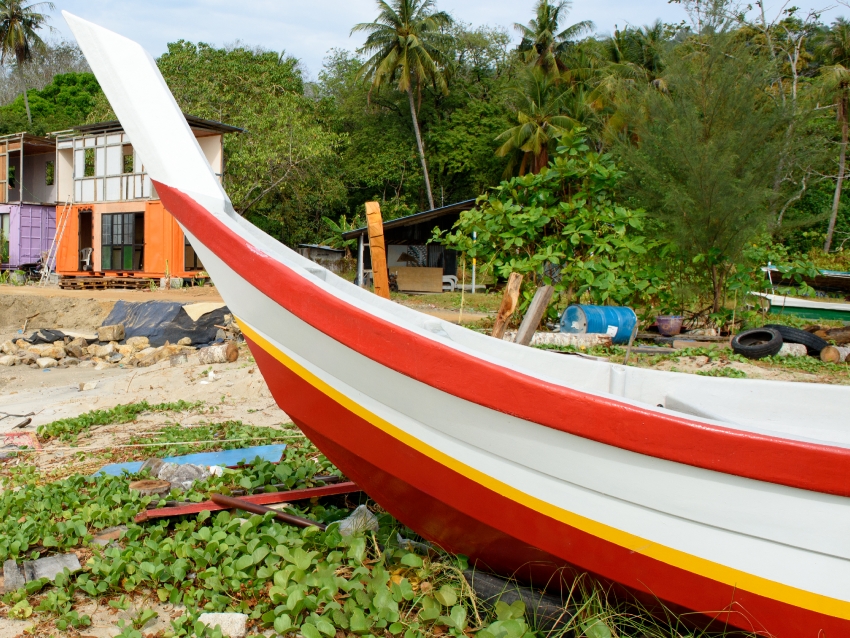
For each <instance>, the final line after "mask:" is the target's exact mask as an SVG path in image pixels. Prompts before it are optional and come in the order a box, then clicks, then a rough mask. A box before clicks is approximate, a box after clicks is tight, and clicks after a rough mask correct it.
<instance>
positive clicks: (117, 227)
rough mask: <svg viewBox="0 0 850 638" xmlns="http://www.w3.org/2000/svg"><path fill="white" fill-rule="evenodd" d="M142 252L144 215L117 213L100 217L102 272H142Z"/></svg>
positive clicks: (143, 247)
mask: <svg viewBox="0 0 850 638" xmlns="http://www.w3.org/2000/svg"><path fill="white" fill-rule="evenodd" d="M144 250H145V214H144V213H117V214H114V215H103V216H102V217H101V255H100V263H101V269H102V270H143V269H144V267H145V266H144Z"/></svg>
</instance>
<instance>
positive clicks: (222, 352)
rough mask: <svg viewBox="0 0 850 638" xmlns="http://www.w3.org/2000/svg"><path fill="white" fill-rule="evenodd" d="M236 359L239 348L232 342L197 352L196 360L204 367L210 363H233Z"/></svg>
mask: <svg viewBox="0 0 850 638" xmlns="http://www.w3.org/2000/svg"><path fill="white" fill-rule="evenodd" d="M238 358H239V347H238V346H237V345H236V344H235V343H233V342H232V341H227V342H225V343H220V344H216V345H214V346H209V347H208V348H201V349H200V350H198V359H199V360H200V362H201V363H202V364H204V365H208V364H211V363H233V362H234V361H236V360H237V359H238Z"/></svg>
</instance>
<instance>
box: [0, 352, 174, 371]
mask: <svg viewBox="0 0 850 638" xmlns="http://www.w3.org/2000/svg"><path fill="white" fill-rule="evenodd" d="M168 362H169V363H170V364H171V367H172V368H173V367H176V366H182V365H186V364H187V363H189V355H188V354H186V353H185V352H180V353H179V354H175V355H172V356H171V357H169V359H168ZM0 365H2V364H0Z"/></svg>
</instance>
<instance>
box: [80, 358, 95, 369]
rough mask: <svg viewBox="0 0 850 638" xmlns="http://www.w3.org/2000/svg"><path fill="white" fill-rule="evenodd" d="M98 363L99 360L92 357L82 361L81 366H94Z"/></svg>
mask: <svg viewBox="0 0 850 638" xmlns="http://www.w3.org/2000/svg"><path fill="white" fill-rule="evenodd" d="M96 365H97V362H96V361H92V360H91V359H89V360H88V361H80V367H81V368H93V367H95V366H96Z"/></svg>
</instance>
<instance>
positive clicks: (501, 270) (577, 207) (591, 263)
mask: <svg viewBox="0 0 850 638" xmlns="http://www.w3.org/2000/svg"><path fill="white" fill-rule="evenodd" d="M583 131H584V129H581V128H578V129H576V130H575V131H574V132H572V133H570V134H568V135H566V136H564V137H563V138H562V140H561V146H559V147H558V151H557V155H556V156H555V157H554V159H553V160H552V161H551V162H550V163H549V167H548V168H546V169H544V170H542V171H541V172H540V173H539V174H536V175H525V176H521V177H514V178H512V179H510V180H508V181H503V182H502V183H501V184H499V186H496V187H495V188H493V189H491V190H490V192H489V193H487V194H485V195H482V196H481V197H479V198H478V202H477V206H476V207H475V208H474V209H473V210H470V211H466V212H464V213H462V214H461V216H460V219H459V220H458V222H457V223H456V224H455V225H454V227H453V229H452V231H451V232H449V233H447V234H445V236H441V235H440V233H439V232H438V231H435V239H437V240H439V241H442V243H444V244H445V245H446V246H448V247H450V248H454V249H456V250H459V251H461V252H463V253H465V254H466V255H467V256H468V257H470V258H473V257H474V258H477V259H478V260H479V261H480V263H482V266H483V269H484V271H485V272H494V273H495V274H496V275H498V276H500V277H507V276H508V275H509V274H510V273H511V272H517V273H520V274H522V275H524V276H525V280H524V284H525V286H526V292H525V295H526V297H527V298H529V297H530V296H531V294H532V292H533V288H534V287H536V286H537V285H539V284H541V283H546V284H552V285H554V287H555V291H556V293H565V296H566V301H567V302H570V301H572V300H574V299H577V298H579V297H582V296H585V297H586V298H587V299H588V300H589V301H590V302H591V303H596V304H603V303H614V304H629V303H635V302H637V301H640V300H643V299H648V298H650V297H652V296H653V295H656V294H658V292H659V290H660V289H661V288H662V287H663V286H664V281H663V270H662V269H661V267H660V265H659V262H658V259H650V258H649V254H650V253H658V254H659V255H660V254H661V253H662V252H663V250H662V249H663V246H662V245H661V244H660V243H659V242H658V241H656V240H653V239H650V238H649V237H647V235H646V233H645V232H644V220H645V217H646V215H645V213H644V211H642V210H634V209H631V208H628V207H626V206H624V205H621V204H619V203H618V196H617V192H618V185H619V183H620V181H621V179H622V178H623V176H624V173H623V172H622V171H620V170H619V169H618V168H617V166H616V164H615V163H614V161H613V159H612V158H611V156H610V155H608V154H600V153H597V152H596V151H594V150H592V149H591V148H590V147H589V146H588V144H587V143H586V140H585V138H584V136H583ZM473 233H476V234H477V238H476V239H473Z"/></svg>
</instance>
